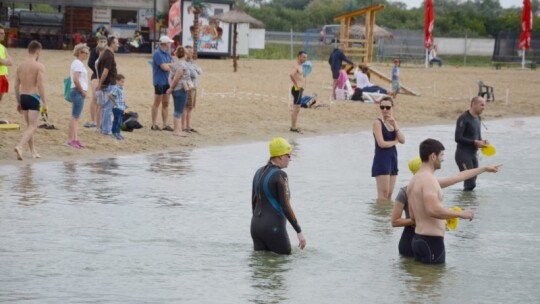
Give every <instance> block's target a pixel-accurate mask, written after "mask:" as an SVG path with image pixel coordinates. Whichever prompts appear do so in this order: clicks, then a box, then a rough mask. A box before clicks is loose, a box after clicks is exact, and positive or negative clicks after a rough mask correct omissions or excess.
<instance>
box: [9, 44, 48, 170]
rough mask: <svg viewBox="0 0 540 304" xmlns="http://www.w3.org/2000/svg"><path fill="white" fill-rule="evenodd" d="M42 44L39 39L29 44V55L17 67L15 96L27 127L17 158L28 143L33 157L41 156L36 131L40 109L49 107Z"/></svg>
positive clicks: (16, 148)
mask: <svg viewBox="0 0 540 304" xmlns="http://www.w3.org/2000/svg"><path fill="white" fill-rule="evenodd" d="M41 50H42V46H41V43H39V42H38V41H35V40H34V41H31V42H30V43H29V44H28V57H27V59H26V60H25V61H24V62H23V63H21V65H19V67H18V68H17V75H16V79H15V97H16V98H17V111H19V113H21V114H23V115H24V119H25V120H26V124H27V128H26V130H25V131H24V133H23V135H22V138H21V140H20V141H19V144H18V145H17V146H16V147H15V153H16V154H17V159H18V160H22V159H23V157H22V147H23V146H24V145H25V144H26V143H28V147H29V148H30V152H31V153H32V157H33V158H39V157H41V156H40V155H39V154H38V153H37V151H36V147H35V145H34V133H35V132H36V130H37V125H38V118H39V110H40V107H41V106H43V108H44V109H47V103H46V100H45V86H44V83H45V66H44V65H43V64H41V63H39V62H38V59H39V55H40V53H41Z"/></svg>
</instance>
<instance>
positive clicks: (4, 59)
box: [0, 24, 12, 102]
mask: <svg viewBox="0 0 540 304" xmlns="http://www.w3.org/2000/svg"><path fill="white" fill-rule="evenodd" d="M5 37H6V31H5V30H4V27H3V26H2V25H1V24H0V42H2V41H4V38H5ZM10 65H12V61H11V57H9V54H8V52H7V49H6V47H5V46H4V45H3V44H2V43H0V102H2V97H3V96H4V94H5V93H7V92H8V91H9V81H8V78H7V75H8V66H10Z"/></svg>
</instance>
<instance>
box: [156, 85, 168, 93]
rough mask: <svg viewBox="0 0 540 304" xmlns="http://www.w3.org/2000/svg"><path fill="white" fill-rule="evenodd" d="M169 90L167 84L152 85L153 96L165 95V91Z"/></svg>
mask: <svg viewBox="0 0 540 304" xmlns="http://www.w3.org/2000/svg"><path fill="white" fill-rule="evenodd" d="M169 88H170V86H169V85H168V84H158V85H154V94H155V95H163V94H166V93H167V90H168V89H169Z"/></svg>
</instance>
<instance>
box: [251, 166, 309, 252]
mask: <svg viewBox="0 0 540 304" xmlns="http://www.w3.org/2000/svg"><path fill="white" fill-rule="evenodd" d="M289 197H290V193H289V182H288V180H287V174H286V173H285V172H284V171H282V170H281V169H280V168H279V167H277V166H275V165H273V164H271V163H268V164H267V165H266V166H264V167H262V168H260V169H259V170H257V173H256V174H255V177H254V178H253V191H252V201H251V204H252V211H253V217H252V218H251V238H252V239H253V247H254V249H255V250H268V251H272V252H275V253H278V254H290V253H291V242H290V240H289V235H288V234H287V229H286V224H287V220H289V222H290V223H291V225H292V226H293V228H294V230H296V232H297V233H300V232H301V231H302V230H301V229H300V226H299V225H298V222H297V221H296V217H295V215H294V212H293V210H292V208H291V205H290V202H289Z"/></svg>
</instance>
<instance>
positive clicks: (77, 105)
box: [69, 88, 84, 119]
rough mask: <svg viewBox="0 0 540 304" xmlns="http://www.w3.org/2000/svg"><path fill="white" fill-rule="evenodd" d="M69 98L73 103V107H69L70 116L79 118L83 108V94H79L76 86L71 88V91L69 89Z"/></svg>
mask: <svg viewBox="0 0 540 304" xmlns="http://www.w3.org/2000/svg"><path fill="white" fill-rule="evenodd" d="M69 98H70V99H71V103H72V104H73V107H72V108H71V116H72V117H73V118H77V119H79V117H81V113H82V110H83V108H84V96H83V95H82V94H81V92H79V90H77V88H72V89H71V91H69Z"/></svg>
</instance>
